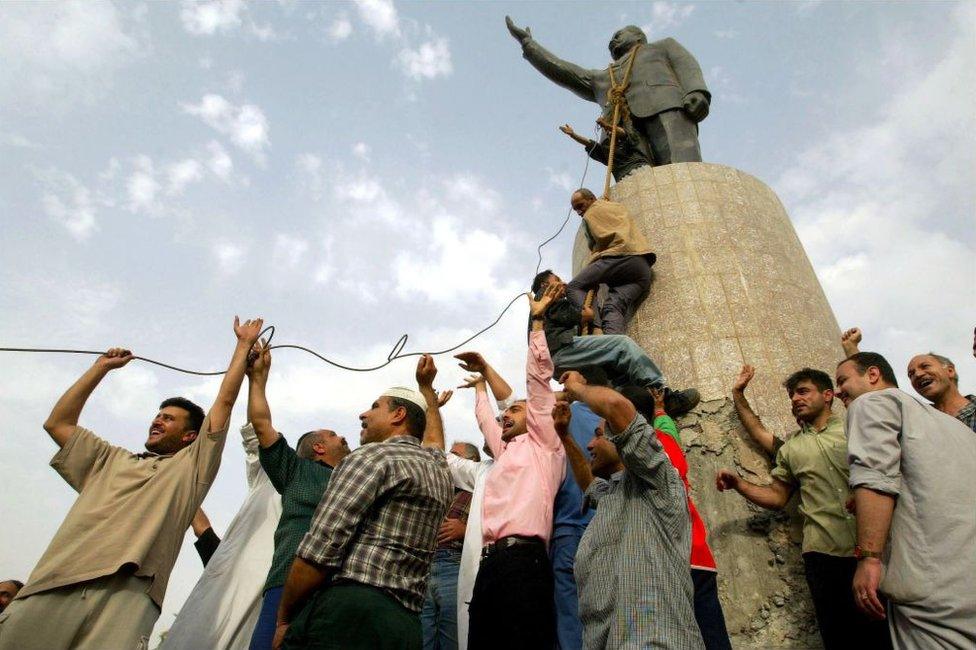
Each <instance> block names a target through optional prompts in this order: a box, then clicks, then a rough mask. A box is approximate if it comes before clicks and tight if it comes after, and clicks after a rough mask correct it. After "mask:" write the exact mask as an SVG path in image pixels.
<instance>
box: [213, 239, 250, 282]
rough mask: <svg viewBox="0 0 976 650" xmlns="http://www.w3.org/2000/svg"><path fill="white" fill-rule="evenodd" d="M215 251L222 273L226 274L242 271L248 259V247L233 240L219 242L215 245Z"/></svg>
mask: <svg viewBox="0 0 976 650" xmlns="http://www.w3.org/2000/svg"><path fill="white" fill-rule="evenodd" d="M213 253H214V256H215V257H216V258H217V263H218V264H219V266H220V271H221V273H223V274H225V275H233V274H235V273H237V272H238V271H240V270H241V269H242V268H243V267H244V262H245V261H246V260H247V248H246V247H245V246H243V245H241V244H235V243H232V242H226V241H225V242H217V243H216V244H215V245H214V247H213Z"/></svg>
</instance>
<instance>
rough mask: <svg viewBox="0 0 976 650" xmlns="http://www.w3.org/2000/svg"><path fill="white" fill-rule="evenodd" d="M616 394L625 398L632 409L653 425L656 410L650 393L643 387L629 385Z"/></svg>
mask: <svg viewBox="0 0 976 650" xmlns="http://www.w3.org/2000/svg"><path fill="white" fill-rule="evenodd" d="M617 392H618V393H620V394H621V395H623V396H624V397H626V398H627V399H628V400H629V401H630V403H631V404H633V405H634V408H635V409H637V412H638V413H640V414H641V415H643V416H644V419H645V420H647V423H648V424H653V423H654V412H655V411H656V410H657V409H656V408H655V405H654V397H653V396H652V395H651V393H650V391H648V390H647V389H646V388H644V387H643V386H637V385H635V384H630V385H628V386H624V387H622V388H620V389H619V390H618V391H617Z"/></svg>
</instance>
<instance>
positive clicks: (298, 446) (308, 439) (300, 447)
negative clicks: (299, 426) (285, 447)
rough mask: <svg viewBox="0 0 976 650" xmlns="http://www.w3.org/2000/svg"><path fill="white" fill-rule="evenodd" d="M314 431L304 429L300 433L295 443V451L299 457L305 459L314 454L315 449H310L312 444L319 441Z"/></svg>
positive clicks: (309, 458)
mask: <svg viewBox="0 0 976 650" xmlns="http://www.w3.org/2000/svg"><path fill="white" fill-rule="evenodd" d="M316 433H317V432H316V431H306V432H305V433H303V434H302V437H301V438H299V439H298V442H297V443H295V453H296V454H298V456H299V458H305V459H307V460H312V458H313V457H314V456H315V450H314V449H312V445H314V444H315V443H316V442H318V441H319V437H318V436H317V435H316Z"/></svg>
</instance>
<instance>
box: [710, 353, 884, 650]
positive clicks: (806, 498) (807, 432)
mask: <svg viewBox="0 0 976 650" xmlns="http://www.w3.org/2000/svg"><path fill="white" fill-rule="evenodd" d="M754 373H755V370H754V369H753V368H752V367H751V366H745V367H744V368H743V369H742V372H741V373H740V375H739V377H738V379H737V380H736V382H735V384H734V386H733V401H734V403H735V406H736V411H737V412H739V414H740V415H739V417H740V419H741V420H742V422H743V425H744V426H745V427H746V430H747V431H748V432H749V433H750V435H752V436H753V438H754V439H755V440H756V442H758V443H759V444H760V445H761V446H763V447H764V448H765V449H767V450H768V451H771V452H774V453H775V461H774V463H775V465H774V467H773V469H772V471H771V472H770V475H771V476H772V479H773V480H772V483H770V484H769V485H756V484H754V483H750V482H748V481H745V480H743V479H740V478H739V476H738V475H737V474H736V473H734V472H731V471H729V470H726V469H723V470H720V471H719V472H718V475H717V477H716V479H715V484H716V487H717V488H718V490H719V491H725V490H735V491H736V492H738V493H739V494H741V495H742V496H744V497H745V498H746V499H748V500H749V501H751V502H752V503H755V504H756V505H758V506H762V507H763V508H769V509H771V510H781V509H783V508H784V507H786V504H787V502H788V501H789V500H790V497H791V496H792V495H793V493H794V492H795V491H796V490H797V488H799V491H800V506H799V510H800V514H801V515H802V516H803V565H804V568H805V572H806V578H807V585H808V586H809V588H810V595H811V597H812V599H813V607H814V611H815V613H816V616H817V623H818V625H819V626H820V637H821V638H822V639H823V643H824V648H826V649H827V650H832V649H833V648H890V647H891V639H890V635H889V632H888V626H887V624H886V623H885V622H884V621H872V620H869V619H868V618H867V617H866V616H864V615H863V614H862V613H861V612H860V610H859V609H858V608H857V605H856V604H855V602H854V597H853V593H852V591H851V584H852V581H853V579H854V572H855V571H856V569H857V560H856V559H855V557H854V545H855V541H856V539H857V528H856V523H855V520H854V516H853V515H852V514H851V513H850V512H848V511H847V507H846V505H847V501H848V499H849V498H850V489H849V488H848V483H847V481H848V475H849V470H848V465H847V434H846V433H845V431H844V422H843V420H841V419H840V418H839V417H837V416H836V415H834V413H833V411H832V409H831V405H832V404H833V401H834V384H833V381H831V379H830V376H829V375H828V374H827V373H825V372H823V371H821V370H814V369H813V368H803V369H802V370H798V371H797V372H794V373H793V374H792V375H790V376H789V377H787V378H786V381H785V382H783V386H784V387H785V388H786V392H787V394H788V395H789V397H790V402H791V404H792V410H793V416H794V417H795V418H796V421H797V423H798V424H799V425H800V429H799V431H797V432H796V433H794V434H793V435H792V436H791V437H790V438H789V439H787V440H786V442H783V443H781V444H776V443H777V442H778V439H777V438H776V437H775V436H774V435H773V434H772V433H771V432H769V431H768V430H766V428H765V427H763V426H762V423H761V422H759V418H758V416H756V415H755V413H754V412H753V411H752V409H751V407H750V406H749V403H748V401H746V399H745V387H746V385H748V383H749V380H751V379H752V376H753V374H754ZM749 416H751V417H749Z"/></svg>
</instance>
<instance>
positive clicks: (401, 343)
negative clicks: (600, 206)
mask: <svg viewBox="0 0 976 650" xmlns="http://www.w3.org/2000/svg"><path fill="white" fill-rule="evenodd" d="M589 168H590V156H589V154H587V155H586V164H585V165H584V166H583V176H582V177H581V178H580V183H579V187H583V183H584V181H586V173H587V171H588V170H589ZM572 212H573V208H572V206H570V208H569V210H568V211H567V212H566V218H565V219H563V223H562V225H560V226H559V230H557V231H556V233H555V234H554V235H553V236H552V237H550V238H549V239H547V240H545V241H544V242H542V243H541V244H539V246H538V247H537V248H536V252H537V253H538V254H539V261H538V263H537V264H536V266H535V272H536V274H538V273H539V269H540V268H541V267H542V248H543V247H544V246H545V245H546V244H548V243H550V242H551V241H552V240H554V239H555V238H556V237H558V236H559V235H560V234H562V232H563V229H564V228H565V227H566V224H567V223H569V217H570V215H572ZM524 295H525V294H524V293H519V294H517V295H516V296H515V297H514V298H512V299H511V300H510V301H509V303H508V304H507V305H505V308H504V309H502V311H501V313H499V314H498V318H496V319H495V320H493V321H492V322H491V323H490V324H488V325H487V326H485V327H483V328H481V329H480V330H478V331H477V332H475V333H474V334H472V335H471V336H469V337H468V338H466V339H464V340H463V341H461V342H460V343H458V344H457V345H455V346H453V347H449V348H445V349H443V350H438V351H436V352H404V351H403V349H404V348H405V347H406V346H407V341H409V340H410V336H409V335H408V334H404V335H403V336H401V337H400V338H399V339H397V342H396V343H394V344H393V348H392V349H391V350H390V353H389V354H388V355H386V361H385V362H384V363H381V364H379V365H376V366H372V367H370V368H356V367H353V366H346V365H343V364H341V363H339V362H337V361H333V360H332V359H329V358H328V357H324V356H322V355H321V354H319V353H318V352H316V351H315V350H312V349H310V348H307V347H305V346H303V345H295V344H281V345H269V347H268V349H269V350H287V349H291V350H301V351H302V352H307V353H308V354H311V355H312V356H313V357H316V358H317V359H320V360H321V361H324V362H325V363H327V364H329V365H330V366H334V367H336V368H341V369H342V370H349V371H351V372H373V371H374V370H379V369H381V368H385V367H386V366H388V365H390V364H391V363H393V362H394V361H396V360H397V359H405V358H407V357H419V356H421V355H424V354H430V355H432V356H437V355H441V354H447V353H448V352H454V351H455V350H457V349H458V348H460V347H462V346H464V345H467V344H468V343H470V342H471V341H473V340H475V339H476V338H478V337H479V336H481V335H482V334H484V333H485V332H487V331H488V330H490V329H491V328H493V327H494V326H495V325H498V323H499V322H501V320H502V318H503V317H504V316H505V314H506V313H508V310H509V309H511V308H512V305H514V304H515V303H516V302H518V300H519V299H520V298H521V297H522V296H524ZM265 334H267V335H268V336H267V337H266V338H265ZM274 334H275V327H274V325H269V326H268V327H265V328H264V329H263V330H262V331H261V334H259V335H258V338H265V345H268V344H270V343H271V340H272V339H273V338H274ZM0 352H51V353H56V354H90V355H95V356H101V355H103V354H105V351H104V350H68V349H62V348H6V347H0ZM252 354H254V353H252ZM133 359H138V360H139V361H145V362H146V363H151V364H152V365H154V366H159V367H161V368H166V369H168V370H175V371H176V372H182V373H184V374H187V375H197V376H199V377H216V376H219V375H223V374H225V373H226V372H227V371H226V370H218V371H214V372H200V371H198V370H189V369H187V368H180V367H179V366H174V365H170V364H168V363H163V362H162V361H156V360H155V359H150V358H148V357H133Z"/></svg>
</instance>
